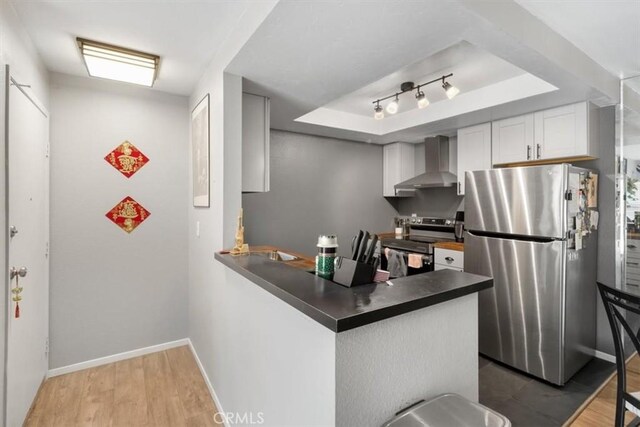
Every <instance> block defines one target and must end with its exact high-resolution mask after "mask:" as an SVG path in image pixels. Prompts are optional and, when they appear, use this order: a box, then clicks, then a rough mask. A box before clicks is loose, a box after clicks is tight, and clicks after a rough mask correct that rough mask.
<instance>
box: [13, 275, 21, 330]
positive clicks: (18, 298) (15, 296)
mask: <svg viewBox="0 0 640 427" xmlns="http://www.w3.org/2000/svg"><path fill="white" fill-rule="evenodd" d="M11 293H12V294H13V298H12V299H13V302H15V303H16V312H15V317H16V319H17V318H18V317H20V301H22V295H20V294H21V293H22V288H21V287H20V285H18V276H17V275H16V287H15V288H13V289H11Z"/></svg>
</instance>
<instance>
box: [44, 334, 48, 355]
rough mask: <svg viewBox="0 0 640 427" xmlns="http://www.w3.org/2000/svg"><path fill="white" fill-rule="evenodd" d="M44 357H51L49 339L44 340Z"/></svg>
mask: <svg viewBox="0 0 640 427" xmlns="http://www.w3.org/2000/svg"><path fill="white" fill-rule="evenodd" d="M44 355H45V356H49V337H47V338H45V340H44Z"/></svg>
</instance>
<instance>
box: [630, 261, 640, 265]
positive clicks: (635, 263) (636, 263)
mask: <svg viewBox="0 0 640 427" xmlns="http://www.w3.org/2000/svg"><path fill="white" fill-rule="evenodd" d="M627 265H640V263H639V262H630V261H627Z"/></svg>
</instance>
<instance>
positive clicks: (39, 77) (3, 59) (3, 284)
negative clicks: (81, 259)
mask: <svg viewBox="0 0 640 427" xmlns="http://www.w3.org/2000/svg"><path fill="white" fill-rule="evenodd" d="M6 64H9V65H10V66H11V73H12V75H14V76H15V77H16V79H19V81H20V83H23V84H29V85H31V89H30V90H31V93H32V94H33V95H35V96H36V97H37V98H38V99H39V100H40V101H41V102H42V103H43V104H44V106H45V107H47V108H48V105H49V80H48V74H47V71H46V69H45V68H44V65H43V63H42V61H41V60H40V58H39V56H38V54H37V53H36V50H35V47H34V46H33V43H32V42H31V39H30V38H29V36H28V35H27V33H26V31H25V29H24V28H23V27H22V24H21V23H20V20H19V18H18V16H17V14H16V12H15V10H14V9H13V7H12V6H11V4H10V3H9V2H7V1H6V0H1V1H0V67H2V71H1V72H0V76H2V80H1V82H0V84H1V85H2V90H0V164H2V173H0V201H2V202H0V203H2V208H0V229H2V230H3V231H2V234H1V235H2V244H1V245H0V271H2V272H3V274H2V276H1V277H2V279H0V289H2V291H1V292H0V378H4V375H5V340H6V336H5V332H6V329H5V323H6V316H7V313H6V295H7V293H8V290H7V286H8V275H7V274H6V272H7V270H8V266H7V265H6V258H5V257H6V246H5V245H6V234H5V231H4V230H7V228H8V225H9V224H7V219H6V215H5V214H6V211H5V208H6V206H5V200H6V192H5V190H6V182H5V172H6V169H5V157H4V156H5V144H6V141H5V108H4V107H5V105H4V100H5V96H4V95H5V92H4V75H5V73H4V66H5V65H6ZM47 185H48V182H47ZM45 316H46V314H45ZM4 402H5V396H4V387H0V419H1V420H4V410H5V408H4Z"/></svg>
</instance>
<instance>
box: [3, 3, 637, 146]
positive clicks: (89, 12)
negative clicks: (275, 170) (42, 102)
mask: <svg viewBox="0 0 640 427" xmlns="http://www.w3.org/2000/svg"><path fill="white" fill-rule="evenodd" d="M9 1H10V2H11V3H12V4H13V6H14V7H15V9H16V11H17V13H18V15H19V16H20V18H21V20H22V21H23V23H24V25H25V27H26V29H27V31H28V33H29V34H30V36H31V38H32V39H33V41H34V44H35V45H36V48H37V49H38V51H39V53H40V54H41V56H42V58H43V60H44V62H45V65H46V67H47V68H48V69H49V70H51V71H55V72H60V73H66V74H72V75H80V76H86V70H85V68H84V66H83V64H82V61H81V58H80V55H79V53H78V50H77V47H76V45H75V37H77V36H80V37H85V38H89V39H95V40H98V41H103V42H107V43H112V44H117V45H122V46H125V47H129V48H133V49H137V50H142V51H147V52H150V53H155V54H158V55H160V56H161V57H162V60H161V65H160V72H159V78H158V80H157V82H156V85H155V87H154V89H157V90H161V91H165V92H170V93H176V94H182V95H189V94H191V92H192V89H193V87H194V85H195V83H196V82H197V80H198V79H199V78H200V77H201V76H202V73H203V72H204V70H205V67H206V65H207V64H208V63H209V62H210V61H211V59H212V58H213V57H214V56H215V54H216V51H217V49H218V47H219V46H220V44H221V43H222V42H223V41H224V40H225V39H226V38H227V37H228V35H229V34H230V32H231V30H232V29H233V28H234V26H236V25H237V23H238V22H239V20H240V18H241V16H242V15H243V13H244V12H245V11H246V10H247V8H248V7H250V6H251V4H252V3H256V2H259V1H260V0H156V1H152V0H135V1H134V0H110V1H106V0H85V1H82V0H69V1H59V0H29V1H21V0H9ZM474 2H475V0H449V1H442V0H421V1H418V2H416V1H415V0H395V1H371V0H332V1H321V0H314V1H292V0H281V1H280V2H279V3H278V4H277V5H276V6H275V8H274V9H273V11H272V12H271V14H270V15H269V16H268V17H267V19H266V20H265V21H264V22H263V24H262V25H261V26H260V27H259V28H258V30H257V31H256V32H255V33H254V34H253V35H252V37H251V38H250V40H249V41H248V42H247V43H246V44H245V46H244V47H243V48H242V50H241V52H240V53H239V54H238V55H237V56H236V58H235V59H234V60H233V61H232V63H231V64H230V66H229V67H228V71H229V72H233V73H235V74H238V75H241V76H243V77H244V78H245V79H244V82H245V90H248V91H252V92H255V93H260V94H264V95H267V96H269V97H271V99H272V126H273V127H274V128H277V129H285V130H291V131H297V132H304V133H313V134H319V135H325V136H333V137H340V138H346V139H353V140H359V141H367V142H377V143H386V142H391V141H394V140H407V141H420V140H422V139H423V138H424V136H428V135H432V134H435V133H441V132H444V133H447V132H452V131H453V130H454V129H456V128H458V127H463V126H466V125H471V124H475V123H479V122H482V121H489V120H493V119H497V118H502V117H506V116H509V115H514V114H520V113H524V112H528V111H533V110H535V109H541V108H547V107H550V106H555V105H561V104H564V103H569V102H574V101H579V100H585V99H591V100H604V101H602V102H603V103H606V102H610V101H607V99H609V100H610V99H611V98H610V97H611V95H610V93H608V94H605V93H604V92H603V91H602V90H601V86H598V85H597V84H595V85H593V84H590V82H589V81H588V79H587V80H585V76H587V77H589V76H594V77H593V80H594V81H595V80H597V79H599V81H600V82H602V81H603V79H604V80H607V78H606V77H604V76H603V75H602V74H601V73H600V74H599V72H598V71H597V70H595V69H593V70H590V71H589V72H590V73H591V74H589V73H586V74H584V75H581V76H580V75H578V74H579V73H576V72H575V70H573V71H572V70H569V69H568V68H567V67H565V66H564V65H563V64H562V63H561V62H562V60H561V59H560V60H558V57H557V56H556V57H555V58H552V57H549V56H545V53H544V52H543V51H541V50H539V48H540V47H542V48H543V50H544V49H547V50H549V49H548V46H544V43H542V44H540V45H538V46H533V45H532V44H531V43H527V42H526V41H525V39H526V38H527V37H528V36H529V37H530V36H531V31H532V29H531V27H530V24H531V22H530V20H535V18H534V17H533V16H531V15H529V14H528V13H526V12H525V13H526V14H527V15H528V16H529V17H526V16H523V15H522V14H519V13H515V15H511V14H512V13H513V12H514V10H513V8H514V6H515V7H517V8H519V9H520V10H522V8H521V7H520V6H518V5H522V7H523V8H525V9H526V11H528V12H530V13H531V14H533V15H534V16H536V17H539V19H540V20H541V21H542V22H544V24H546V26H545V28H546V29H548V31H549V32H551V31H552V30H553V31H555V32H557V33H558V34H560V35H561V36H563V37H564V38H566V39H567V40H569V41H570V42H571V43H573V45H575V46H577V48H579V49H581V50H582V51H584V52H585V53H586V54H587V55H589V56H590V57H591V58H592V59H593V60H595V61H596V62H597V63H599V64H600V65H601V66H602V67H604V68H605V69H606V70H608V71H609V72H611V73H613V74H615V75H616V76H629V75H636V74H640V61H639V55H640V47H639V43H640V25H638V22H640V1H639V0H626V1H623V0H554V1H551V0H549V1H545V0H515V2H514V0H501V2H497V3H496V2H488V3H491V4H488V5H487V7H489V8H491V7H493V8H494V9H499V10H497V11H494V12H491V13H494V14H495V15H496V16H498V17H499V16H500V14H502V16H503V17H504V16H506V17H507V18H508V17H509V16H512V17H513V16H517V19H516V21H515V22H518V25H519V27H515V30H514V27H513V26H512V27H511V28H510V29H507V28H506V27H505V26H504V23H500V22H498V21H499V19H497V20H492V19H491V18H489V19H488V18H487V16H488V15H487V14H484V12H483V11H482V10H481V9H482V8H483V7H484V6H474ZM503 8H504V12H503ZM485 9H486V8H485ZM508 9H510V10H508ZM527 20H529V22H527ZM512 21H513V20H512ZM518 31H521V32H522V33H521V34H518ZM535 31H536V32H537V33H536V37H537V38H538V40H542V41H543V42H544V40H547V38H546V37H545V34H550V33H545V32H544V31H546V30H545V29H543V28H541V27H540V26H537V27H536V30H535ZM527 32H528V33H527ZM462 40H466V41H468V42H469V43H471V44H472V45H473V46H476V47H478V48H480V49H482V50H484V51H485V52H487V53H489V54H491V55H493V57H494V58H496V59H499V60H500V61H503V62H505V63H509V64H513V66H514V67H515V68H518V69H520V70H522V71H523V72H524V73H525V74H523V76H527V75H529V76H531V77H535V78H538V79H540V80H542V81H545V82H548V83H549V84H551V85H553V86H555V87H557V88H558V90H557V91H552V92H548V93H544V94H541V95H536V96H529V97H528V98H527V99H525V100H522V101H514V100H509V99H507V98H504V99H503V103H502V104H500V105H494V106H487V107H486V108H481V107H482V106H478V105H476V108H475V110H473V111H472V110H471V109H468V110H469V111H467V112H466V113H463V114H459V115H458V116H456V117H449V118H446V117H444V116H443V115H440V116H438V117H437V118H436V119H434V120H435V121H432V122H430V123H427V124H423V125H419V126H415V125H414V126H410V127H407V128H406V129H404V130H401V131H396V132H391V133H388V134H386V135H384V136H383V137H381V136H379V135H376V134H375V133H373V134H372V133H371V132H366V131H358V130H342V131H341V130H340V129H335V128H330V127H326V126H318V125H315V124H309V123H300V122H296V121H295V119H297V118H299V117H301V116H303V115H305V114H308V113H309V112H311V111H313V110H316V109H318V108H320V107H323V106H326V105H327V104H331V103H335V104H336V105H338V106H339V108H342V110H345V109H351V108H354V111H353V113H355V114H354V116H358V113H359V112H362V111H364V109H369V108H371V105H370V101H368V102H367V105H366V106H362V105H361V104H360V101H358V100H356V99H355V98H353V99H351V100H350V101H345V100H342V101H344V102H343V104H342V107H340V104H341V102H342V101H341V100H339V99H340V98H341V97H343V96H344V94H349V93H357V92H358V91H359V90H362V91H365V89H364V88H372V87H376V88H377V89H376V90H377V92H376V95H374V97H377V96H378V95H377V94H380V93H386V91H387V90H388V89H390V90H392V91H393V90H394V89H393V88H394V86H397V85H399V83H401V81H402V80H404V79H405V78H404V76H402V75H401V74H402V73H401V72H400V71H399V70H403V69H407V67H409V68H410V66H411V65H412V64H415V63H416V62H417V61H418V62H419V61H421V60H423V59H424V58H429V57H432V56H433V55H437V54H438V53H439V52H442V51H443V50H445V49H447V48H448V47H450V46H455V45H458V44H460V43H461V41H462ZM548 40H556V41H557V39H554V38H553V37H549V39H548ZM549 43H551V42H549ZM549 43H547V44H549ZM554 43H555V42H554ZM566 47H567V46H564V48H565V49H566ZM571 49H573V47H572V46H571V47H570V49H569V50H571ZM575 50H576V51H577V49H575ZM569 53H570V54H571V55H569V56H566V57H567V58H577V57H579V55H578V56H576V54H575V53H574V52H569ZM563 55H564V51H563V52H562V54H561V55H560V57H562V56H563ZM454 56H455V55H454ZM449 59H450V58H447V57H446V56H444V57H443V58H441V60H442V61H441V65H439V64H431V65H430V67H431V68H429V69H424V70H423V72H422V75H424V76H425V77H426V76H428V75H431V74H432V73H437V71H436V70H438V69H445V68H447V67H448V63H447V61H448V60H449ZM478 63H479V64H480V63H482V61H479V62H478ZM581 64H583V62H581ZM588 65H589V66H590V67H591V64H588ZM594 65H596V68H597V64H594ZM396 72H400V74H399V75H397V76H398V79H399V81H397V82H395V84H393V83H392V82H390V80H386V81H385V77H387V76H392V75H394V74H393V73H396ZM603 72H604V70H603ZM415 75H416V76H418V77H419V75H420V72H416V73H415ZM418 77H415V78H413V77H412V79H415V80H420V78H418ZM455 77H456V78H458V77H460V80H459V81H457V82H455V81H452V82H454V84H457V85H459V86H460V87H461V89H463V93H464V91H466V92H467V93H472V92H474V91H473V90H471V91H469V89H468V88H465V87H464V86H465V85H467V84H468V83H467V82H466V81H465V79H463V78H462V76H461V75H460V73H459V72H458V73H456V76H455ZM477 77H478V81H480V80H482V79H484V78H486V77H487V74H483V72H482V70H480V71H479V72H478V73H477ZM390 79H391V78H390ZM469 81H470V82H472V81H473V78H472V79H471V80H469ZM375 82H380V85H379V86H375ZM382 82H385V83H384V84H383V83H382ZM434 86H435V85H434ZM486 87H489V86H486ZM605 92H606V91H605ZM609 92H610V91H609ZM371 93H374V92H371ZM360 96H361V97H362V98H363V99H364V98H369V96H370V94H369V93H366V94H365V93H364V92H362V93H360ZM433 96H434V98H433V101H436V100H437V95H433ZM440 96H441V95H440ZM459 97H460V98H461V99H464V98H463V94H462V93H461V95H459ZM607 97H609V98H607ZM467 98H468V97H467ZM356 102H357V103H358V106H357V107H355V103H356ZM437 104H440V105H444V104H445V103H444V102H434V103H433V106H434V107H435V106H436V105H437ZM363 105H364V104H363ZM434 109H435V108H434ZM369 114H370V113H369ZM411 114H415V113H414V112H412V113H411Z"/></svg>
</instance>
